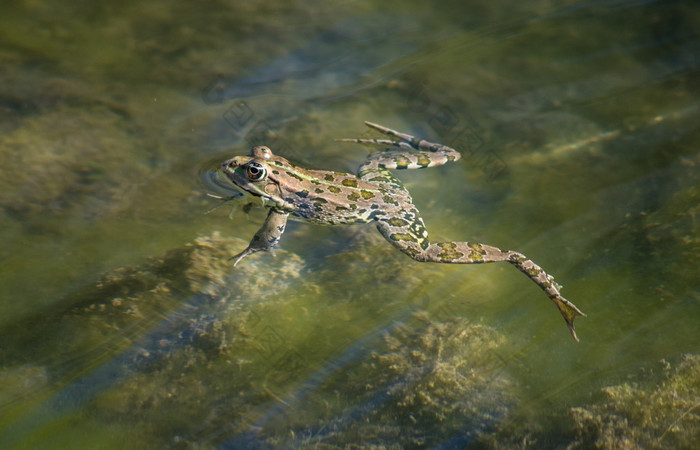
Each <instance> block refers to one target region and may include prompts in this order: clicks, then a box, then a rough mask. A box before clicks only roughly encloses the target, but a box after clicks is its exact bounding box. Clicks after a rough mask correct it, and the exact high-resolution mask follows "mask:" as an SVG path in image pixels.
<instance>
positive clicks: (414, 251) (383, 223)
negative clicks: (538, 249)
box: [377, 215, 585, 341]
mask: <svg viewBox="0 0 700 450" xmlns="http://www.w3.org/2000/svg"><path fill="white" fill-rule="evenodd" d="M401 222H402V220H401V219H396V218H388V219H384V220H382V219H380V221H379V224H378V225H377V228H378V229H379V231H380V232H381V233H382V235H383V236H384V237H385V238H386V239H387V240H388V241H389V242H391V243H392V244H393V245H394V246H396V247H397V248H398V249H399V250H401V251H402V252H404V253H405V254H407V255H408V256H410V257H411V258H413V259H415V260H416V261H420V262H435V263H447V264H481V263H490V262H499V261H505V262H509V263H511V264H513V265H514V266H515V267H517V268H518V269H519V270H520V271H521V272H523V273H524V274H525V275H527V276H528V277H529V278H530V279H531V280H532V281H534V282H535V283H536V284H537V285H538V286H539V287H540V288H541V289H542V290H543V291H544V292H545V293H546V294H547V297H549V298H550V299H551V300H552V301H553V302H554V304H555V305H557V308H558V309H559V311H560V312H561V314H562V316H564V320H565V321H566V325H567V326H568V327H569V331H570V332H571V335H572V336H573V338H574V339H575V340H576V341H578V337H577V336H576V331H574V319H575V318H576V316H585V314H584V313H582V312H581V310H579V309H578V308H577V307H576V305H574V304H573V303H571V302H570V301H568V300H567V299H565V298H564V297H563V296H562V295H561V294H560V293H559V288H560V286H559V285H558V284H557V283H556V282H555V281H554V278H553V277H552V276H551V275H549V274H548V273H546V272H545V271H544V270H542V268H541V267H540V266H538V265H537V264H535V263H534V262H532V260H530V259H528V258H527V257H526V256H525V255H523V254H522V253H518V252H514V251H512V250H501V249H499V248H496V247H492V246H490V245H484V244H477V243H471V242H439V243H433V244H431V243H430V242H429V241H428V232H427V231H426V230H425V227H424V225H423V220H422V219H421V218H420V217H418V216H417V215H415V216H414V220H413V223H412V224H411V225H410V226H409V224H408V223H405V224H402V223H401Z"/></svg>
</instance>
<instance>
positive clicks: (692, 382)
mask: <svg viewBox="0 0 700 450" xmlns="http://www.w3.org/2000/svg"><path fill="white" fill-rule="evenodd" d="M660 364H661V367H662V369H661V370H662V371H663V375H664V379H663V380H662V381H661V382H660V383H658V384H655V383H654V382H653V381H654V380H647V381H646V382H643V383H635V382H629V383H623V384H619V385H615V386H610V387H607V388H605V389H603V390H602V393H603V395H604V399H603V400H602V401H601V402H600V403H594V404H590V405H586V406H583V407H575V408H571V416H572V418H573V421H574V424H575V430H576V433H577V437H576V440H575V441H574V442H572V444H571V445H570V446H569V448H572V449H577V448H605V449H634V448H649V449H662V448H676V449H686V448H687V449H691V448H697V444H698V442H700V356H699V355H690V354H686V355H683V356H682V359H681V361H680V362H679V363H678V364H677V366H676V367H675V368H672V367H671V364H670V363H668V362H667V361H665V360H662V361H660Z"/></svg>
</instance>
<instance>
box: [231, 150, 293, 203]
mask: <svg viewBox="0 0 700 450" xmlns="http://www.w3.org/2000/svg"><path fill="white" fill-rule="evenodd" d="M284 167H291V164H290V163H289V161H287V160H286V159H284V158H282V157H280V156H275V155H273V154H272V150H270V149H269V148H267V147H263V146H258V147H253V149H252V150H251V151H250V156H234V157H233V158H231V159H229V160H227V161H224V162H223V163H221V170H222V172H223V173H224V175H226V176H227V177H228V179H229V180H231V182H233V184H235V185H236V186H237V187H238V188H239V189H241V190H242V191H244V192H246V193H247V194H249V195H251V196H253V197H258V198H260V199H261V200H262V202H263V205H265V206H276V207H279V208H283V209H287V208H289V207H290V205H289V204H288V203H287V202H286V201H285V200H284V198H283V197H282V191H281V189H280V180H279V178H278V176H277V175H278V174H279V173H280V171H281V170H284V169H283V168H284Z"/></svg>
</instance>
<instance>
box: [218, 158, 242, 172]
mask: <svg viewBox="0 0 700 450" xmlns="http://www.w3.org/2000/svg"><path fill="white" fill-rule="evenodd" d="M236 167H238V162H237V161H236V158H232V159H228V160H226V161H224V162H222V163H221V168H222V169H235V168H236Z"/></svg>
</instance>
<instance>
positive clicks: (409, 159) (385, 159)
mask: <svg viewBox="0 0 700 450" xmlns="http://www.w3.org/2000/svg"><path fill="white" fill-rule="evenodd" d="M365 124H366V125H367V126H368V127H370V128H374V129H375V130H379V131H380V132H381V133H383V134H386V135H389V136H392V137H394V138H396V139H366V138H355V139H336V141H338V142H354V143H357V144H365V145H378V146H381V147H390V148H385V149H383V150H381V151H378V152H376V153H373V154H372V155H370V157H369V159H368V161H367V162H366V163H365V164H363V166H362V167H360V171H362V170H364V169H376V168H377V167H379V166H381V167H383V168H386V169H423V168H426V167H433V166H440V165H442V164H445V163H447V162H450V161H457V160H458V159H459V158H460V157H461V155H460V154H459V152H458V151H457V150H455V149H453V148H451V147H447V146H446V145H442V144H436V143H434V142H429V141H426V140H423V139H418V138H416V137H414V136H411V135H410V134H406V133H401V132H398V131H396V130H392V129H391V128H387V127H383V126H381V125H377V124H376V123H372V122H365Z"/></svg>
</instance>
